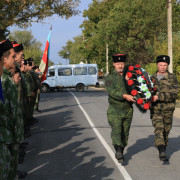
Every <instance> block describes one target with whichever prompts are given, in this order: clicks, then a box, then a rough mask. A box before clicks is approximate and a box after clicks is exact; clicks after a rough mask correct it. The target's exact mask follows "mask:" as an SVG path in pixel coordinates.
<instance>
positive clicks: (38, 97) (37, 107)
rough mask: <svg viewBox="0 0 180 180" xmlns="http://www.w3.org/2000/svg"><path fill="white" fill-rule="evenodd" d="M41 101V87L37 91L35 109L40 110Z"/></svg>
mask: <svg viewBox="0 0 180 180" xmlns="http://www.w3.org/2000/svg"><path fill="white" fill-rule="evenodd" d="M39 101H40V89H38V91H37V95H36V102H35V105H34V110H38V109H39Z"/></svg>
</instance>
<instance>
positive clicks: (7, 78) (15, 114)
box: [2, 69, 24, 142]
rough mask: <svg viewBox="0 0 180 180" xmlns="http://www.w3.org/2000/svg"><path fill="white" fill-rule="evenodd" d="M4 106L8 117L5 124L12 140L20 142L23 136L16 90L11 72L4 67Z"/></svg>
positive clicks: (21, 117)
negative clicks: (9, 130)
mask: <svg viewBox="0 0 180 180" xmlns="http://www.w3.org/2000/svg"><path fill="white" fill-rule="evenodd" d="M2 88H3V95H4V108H5V109H6V116H7V117H8V121H7V126H8V127H9V129H11V136H12V137H13V141H17V142H21V141H22V140H23V137H24V124H23V116H22V110H21V108H20V104H19V102H18V99H17V97H18V92H17V87H16V84H15V83H14V81H13V80H12V75H11V73H10V72H9V71H8V70H7V69H5V70H4V72H3V74H2Z"/></svg>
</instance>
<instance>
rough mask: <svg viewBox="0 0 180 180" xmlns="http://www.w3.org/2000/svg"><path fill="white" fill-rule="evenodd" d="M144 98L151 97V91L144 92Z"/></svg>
mask: <svg viewBox="0 0 180 180" xmlns="http://www.w3.org/2000/svg"><path fill="white" fill-rule="evenodd" d="M145 96H146V99H150V98H151V93H150V92H149V91H147V92H146V93H145Z"/></svg>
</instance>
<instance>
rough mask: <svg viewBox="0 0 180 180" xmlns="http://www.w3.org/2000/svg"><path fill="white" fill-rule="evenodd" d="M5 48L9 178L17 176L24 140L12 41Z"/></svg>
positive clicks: (3, 85) (9, 179)
mask: <svg viewBox="0 0 180 180" xmlns="http://www.w3.org/2000/svg"><path fill="white" fill-rule="evenodd" d="M4 48H5V49H6V51H5V52H4V53H3V56H2V58H3V60H4V71H3V74H2V78H1V80H2V89H3V95H4V107H5V109H6V117H8V121H7V126H8V128H9V131H10V133H9V135H10V136H11V139H10V140H9V142H8V148H9V150H10V154H11V161H10V171H9V174H8V178H7V179H8V180H14V179H16V178H17V167H18V155H19V144H20V142H22V141H23V134H24V130H23V128H24V127H23V117H22V110H21V108H20V104H19V102H18V100H17V96H18V92H17V87H16V84H15V83H14V81H13V79H12V76H13V74H14V73H15V70H16V66H15V52H14V49H13V46H12V43H11V42H10V41H9V40H5V42H4Z"/></svg>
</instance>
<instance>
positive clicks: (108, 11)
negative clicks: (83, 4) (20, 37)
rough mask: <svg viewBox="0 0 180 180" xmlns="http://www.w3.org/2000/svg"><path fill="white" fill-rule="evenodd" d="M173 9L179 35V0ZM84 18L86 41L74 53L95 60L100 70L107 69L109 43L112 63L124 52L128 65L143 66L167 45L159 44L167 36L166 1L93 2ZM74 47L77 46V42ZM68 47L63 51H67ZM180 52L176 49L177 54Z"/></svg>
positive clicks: (123, 0)
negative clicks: (115, 57) (137, 64)
mask: <svg viewBox="0 0 180 180" xmlns="http://www.w3.org/2000/svg"><path fill="white" fill-rule="evenodd" d="M172 6H173V8H172V9H173V32H174V33H177V32H178V31H180V21H179V19H180V1H177V0H173V4H172ZM83 16H84V18H85V20H84V21H83V23H82V24H81V26H80V27H81V28H82V36H83V42H81V44H80V45H79V46H78V47H76V48H74V50H75V51H76V53H78V54H79V53H80V54H81V53H82V57H83V59H87V61H88V62H93V61H94V59H96V62H97V64H98V66H99V68H104V69H105V61H106V43H108V45H109V59H110V61H111V56H112V55H113V54H115V53H125V54H128V61H129V63H139V64H141V65H144V66H145V65H146V64H148V63H151V62H152V60H153V59H154V57H155V56H156V55H157V53H156V49H157V46H158V47H159V49H162V48H161V46H163V45H165V44H166V43H167V41H163V44H162V41H161V42H160V41H159V37H160V36H162V34H164V36H165V37H167V1H162V0H151V1H149V0H102V1H97V0H93V2H92V3H91V4H90V5H89V9H88V10H85V11H84V13H83ZM158 41H159V42H158ZM157 43H159V44H157ZM71 45H72V46H77V44H75V43H73V44H71ZM66 46H67V45H66ZM66 46H65V47H64V50H67V49H66ZM166 47H167V45H166ZM77 50H78V51H77ZM67 51H68V50H67ZM178 51H179V50H178V49H174V55H175V54H176V53H178ZM70 53H71V54H72V53H73V48H71V52H70ZM74 53H75V52H74ZM164 53H165V52H164ZM166 54H167V53H166ZM109 64H111V63H109Z"/></svg>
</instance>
